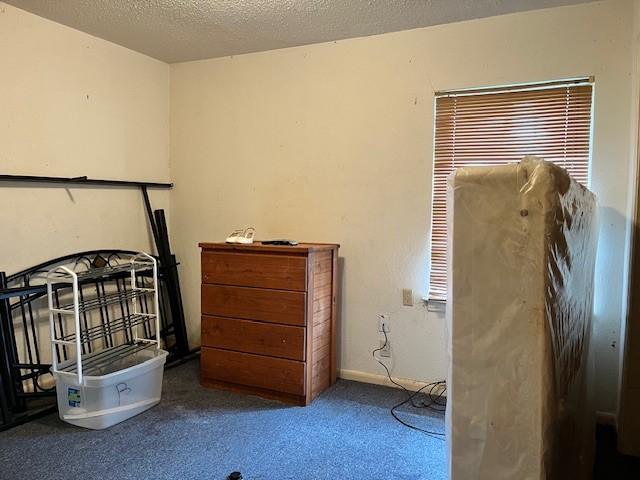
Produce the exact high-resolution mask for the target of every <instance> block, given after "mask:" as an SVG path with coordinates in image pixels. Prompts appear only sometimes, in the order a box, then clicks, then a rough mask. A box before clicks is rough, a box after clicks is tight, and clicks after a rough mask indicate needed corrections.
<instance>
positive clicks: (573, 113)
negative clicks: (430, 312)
mask: <svg viewBox="0 0 640 480" xmlns="http://www.w3.org/2000/svg"><path fill="white" fill-rule="evenodd" d="M533 88H534V89H532V90H517V91H508V90H507V91H504V90H503V91H496V92H491V91H486V90H483V91H482V92H481V93H473V94H462V95H451V96H446V97H445V96H443V97H438V98H436V114H435V121H436V125H435V139H434V142H435V145H434V169H433V172H434V178H433V206H432V218H431V272H430V278H429V284H430V288H429V299H430V300H436V301H444V300H446V293H447V258H446V257H447V177H448V176H449V175H450V174H451V172H452V171H453V170H454V169H456V168H459V167H468V166H474V165H481V166H492V165H505V164H508V163H513V162H517V161H519V160H521V159H522V157H524V156H525V155H538V156H541V157H544V158H545V159H546V160H548V161H551V162H554V163H557V164H558V165H560V166H561V167H563V168H565V169H567V170H568V171H569V173H570V174H571V175H572V176H573V177H574V178H575V179H576V180H577V181H579V182H582V183H587V181H588V175H589V155H590V147H591V145H590V141H591V104H592V98H593V86H592V85H563V86H559V87H553V88H546V89H535V87H533Z"/></svg>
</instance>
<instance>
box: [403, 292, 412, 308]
mask: <svg viewBox="0 0 640 480" xmlns="http://www.w3.org/2000/svg"><path fill="white" fill-rule="evenodd" d="M402 305H404V306H405V307H413V290H411V289H410V288H403V289H402Z"/></svg>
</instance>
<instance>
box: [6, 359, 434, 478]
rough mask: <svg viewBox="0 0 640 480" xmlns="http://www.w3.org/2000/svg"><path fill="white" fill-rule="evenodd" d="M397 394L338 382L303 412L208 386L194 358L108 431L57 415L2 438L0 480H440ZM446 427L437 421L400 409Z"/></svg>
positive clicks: (428, 444) (429, 441) (427, 441)
mask: <svg viewBox="0 0 640 480" xmlns="http://www.w3.org/2000/svg"><path fill="white" fill-rule="evenodd" d="M402 399H403V393H402V392H401V391H400V390H396V389H391V388H386V387H380V386H375V385H367V384H363V383H357V382H350V381H345V380H339V381H338V383H337V384H336V385H334V386H333V387H332V388H331V389H329V390H328V391H326V392H325V393H324V394H323V395H321V396H320V397H319V398H317V399H316V400H315V401H314V402H313V404H312V405H310V406H308V407H304V408H302V407H291V406H286V405H283V404H280V403H277V402H273V401H269V400H264V399H261V398H257V397H253V396H248V395H240V394H234V393H228V392H222V391H218V390H211V389H205V388H202V387H200V385H199V383H198V361H197V360H195V361H191V362H189V363H186V364H184V365H181V366H179V367H176V368H173V369H170V370H167V371H166V372H165V381H164V390H163V399H162V402H161V403H160V404H159V405H158V406H157V407H155V408H153V409H151V410H148V411H147V412H144V413H143V414H141V415H138V416H137V417H135V418H132V419H130V420H128V421H126V422H123V423H121V424H119V425H115V426H113V427H111V428H110V429H108V430H103V431H90V430H84V429H81V428H77V427H73V426H71V425H67V424H65V423H63V422H61V421H60V420H58V418H57V416H56V415H49V416H47V417H44V418H41V419H39V420H35V421H33V422H31V423H28V424H26V425H22V426H19V427H16V428H14V429H12V430H9V431H6V432H2V433H0V478H1V479H12V480H15V479H19V478H24V479H30V480H31V479H34V480H35V479H49V478H51V479H65V478H81V479H83V480H89V479H100V480H107V479H108V480H111V479H137V480H142V479H214V480H224V479H225V478H226V476H227V475H228V474H229V472H231V471H233V470H240V471H241V472H242V474H243V475H244V478H245V479H246V480H324V479H327V480H328V479H332V480H335V479H340V480H344V479H358V480H390V479H393V480H422V479H424V480H427V479H428V480H445V479H446V463H445V443H444V441H442V440H439V439H435V438H431V437H428V436H426V435H424V434H421V433H419V432H416V431H413V430H411V429H409V428H407V427H404V426H402V425H400V424H399V423H398V422H396V421H395V420H394V419H393V418H392V417H391V415H390V414H389V407H390V406H391V405H393V404H395V403H398V402H399V401H401V400H402ZM400 412H401V415H402V417H403V418H405V419H406V420H407V421H409V422H410V423H413V424H416V425H419V426H420V427H422V428H427V429H431V430H437V431H443V428H444V421H443V417H442V415H440V414H438V413H433V412H431V413H429V411H427V410H425V409H423V410H419V411H417V410H408V409H407V410H401V411H400Z"/></svg>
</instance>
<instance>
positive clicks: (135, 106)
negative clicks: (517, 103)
mask: <svg viewBox="0 0 640 480" xmlns="http://www.w3.org/2000/svg"><path fill="white" fill-rule="evenodd" d="M168 89H169V67H168V65H166V64H164V63H162V62H159V61H157V60H153V59H151V58H149V57H147V56H144V55H142V54H139V53H135V52H133V51H131V50H127V49H125V48H122V47H119V46H116V45H114V44H112V43H109V42H106V41H104V40H100V39H97V38H95V37H92V36H90V35H87V34H84V33H81V32H78V31H77V30H73V29H71V28H68V27H65V26H62V25H60V24H57V23H54V22H50V21H48V20H44V19H42V18H40V17H37V16H35V15H32V14H29V13H26V12H24V11H22V10H18V9H16V8H14V7H11V6H8V5H6V4H4V3H1V2H0V173H3V174H4V173H8V174H18V175H51V176H82V175H87V176H89V177H93V178H116V179H124V180H134V179H141V180H156V181H167V180H169V99H168ZM151 198H152V202H153V203H154V207H156V208H160V207H165V208H166V207H168V204H169V193H168V192H166V191H165V192H152V193H151ZM0 205H2V209H1V210H0V245H2V248H1V249H0V270H4V271H6V272H8V273H12V272H15V271H17V270H18V269H21V268H24V267H28V266H30V265H34V264H36V263H38V262H40V261H43V260H46V259H50V258H53V257H56V256H60V255H64V254H67V253H72V252H77V251H81V250H86V249H94V248H101V247H105V248H107V247H113V248H130V249H136V250H140V249H144V250H149V248H150V242H149V234H148V229H147V226H146V223H145V222H146V220H145V216H144V210H143V208H142V200H141V195H140V192H139V191H138V190H135V189H132V190H122V189H95V188H76V187H74V188H70V189H69V190H65V189H64V188H60V187H52V186H43V185H39V186H37V188H36V186H35V185H31V186H26V185H9V184H6V183H3V184H0Z"/></svg>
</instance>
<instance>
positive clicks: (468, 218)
mask: <svg viewBox="0 0 640 480" xmlns="http://www.w3.org/2000/svg"><path fill="white" fill-rule="evenodd" d="M448 201H449V205H448V212H449V256H448V258H449V259H448V262H449V265H448V267H449V268H448V274H449V287H448V288H449V291H448V303H447V330H448V332H447V334H448V340H449V374H448V386H447V391H448V397H447V442H448V453H449V474H450V476H449V478H450V479H451V480H476V479H483V480H498V479H499V480H538V479H545V480H546V479H566V478H573V479H588V478H590V477H591V470H592V464H593V450H594V424H595V421H594V411H593V408H592V402H591V395H590V391H589V377H590V371H591V367H590V363H591V362H590V357H589V352H588V350H589V348H588V347H589V340H590V334H591V314H592V303H593V276H594V265H595V255H596V241H597V240H596V239H597V225H596V199H595V196H594V195H593V193H591V192H590V191H589V190H587V189H586V188H585V187H583V186H582V185H580V184H579V183H577V182H575V181H574V180H572V179H571V177H570V176H569V175H568V174H567V172H566V171H565V170H563V169H562V168H560V167H558V166H555V165H553V164H551V163H548V162H545V161H543V160H540V159H537V158H534V157H526V158H525V159H524V160H522V162H520V163H518V164H511V165H503V166H497V167H469V168H461V169H457V170H456V171H455V172H454V173H453V174H452V175H451V177H450V180H449V200H448Z"/></svg>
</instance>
